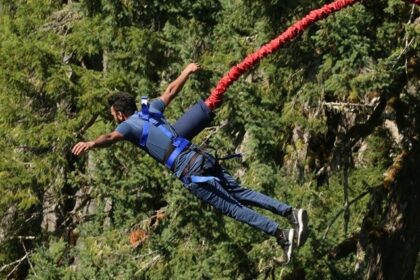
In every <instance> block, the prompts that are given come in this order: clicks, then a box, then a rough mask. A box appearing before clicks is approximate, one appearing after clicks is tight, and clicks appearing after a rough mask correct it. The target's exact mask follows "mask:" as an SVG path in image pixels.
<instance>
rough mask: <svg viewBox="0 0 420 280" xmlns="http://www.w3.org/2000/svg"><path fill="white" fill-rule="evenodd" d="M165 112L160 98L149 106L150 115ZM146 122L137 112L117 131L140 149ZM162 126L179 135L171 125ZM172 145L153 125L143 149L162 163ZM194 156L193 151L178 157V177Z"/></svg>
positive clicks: (176, 165)
mask: <svg viewBox="0 0 420 280" xmlns="http://www.w3.org/2000/svg"><path fill="white" fill-rule="evenodd" d="M164 110H165V103H164V102H163V101H162V100H161V99H160V98H157V99H154V100H152V101H151V102H150V104H149V112H150V113H163V111H164ZM144 122H145V121H144V120H143V119H142V118H141V117H140V116H139V114H138V112H135V113H134V114H133V115H131V116H130V117H129V118H128V119H127V120H125V121H124V122H122V123H120V124H119V125H118V126H117V128H116V129H115V130H116V131H117V132H119V133H121V134H122V135H123V136H124V139H125V140H128V141H130V142H132V143H133V144H134V145H136V146H137V147H140V145H139V142H140V138H141V135H142V131H143V126H144ZM165 122H166V120H165ZM162 126H163V127H164V128H166V130H168V131H170V132H171V133H172V135H173V136H176V135H177V134H176V132H175V130H174V129H173V127H172V126H171V125H170V124H169V123H166V124H163V125H162ZM170 145H172V141H171V139H170V138H169V137H168V136H166V135H165V133H164V132H163V131H162V130H161V129H159V128H157V127H155V126H154V125H153V124H150V125H149V134H148V137H147V142H146V147H145V148H142V149H144V150H145V151H146V152H147V153H148V154H150V155H151V156H152V157H154V158H155V159H156V160H158V161H160V162H161V161H162V159H164V158H165V152H166V151H167V150H168V147H169V146H170ZM140 148H141V147H140ZM193 154H194V152H192V151H191V152H189V151H185V152H183V153H181V154H180V155H179V156H178V158H177V160H176V161H175V164H174V168H173V169H174V170H173V171H174V172H175V175H177V177H179V176H180V173H181V172H182V170H183V169H184V167H185V166H186V164H187V163H188V162H189V160H190V159H191V157H192V156H193Z"/></svg>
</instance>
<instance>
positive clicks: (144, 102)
mask: <svg viewBox="0 0 420 280" xmlns="http://www.w3.org/2000/svg"><path fill="white" fill-rule="evenodd" d="M138 114H139V117H140V118H141V119H143V121H144V125H143V130H142V135H141V136H140V141H139V146H140V147H142V148H143V149H145V150H146V151H147V150H148V148H147V138H148V136H149V131H150V124H152V125H154V126H155V127H157V128H158V129H160V131H161V132H163V133H164V134H165V135H166V136H167V137H168V138H169V139H170V140H171V144H172V145H170V146H169V147H167V150H166V152H165V157H164V158H157V160H158V161H160V162H161V163H164V164H165V166H166V167H167V168H169V169H172V167H173V165H174V163H175V159H176V158H177V157H178V156H179V154H180V153H181V152H183V151H184V150H185V149H186V148H187V147H189V146H190V145H191V143H190V141H188V140H187V139H185V138H182V137H179V136H177V134H176V133H175V131H172V132H171V131H170V130H168V129H167V128H166V127H164V125H165V124H166V125H167V122H166V120H165V118H164V116H163V114H162V113H160V112H159V113H158V112H155V113H152V112H149V100H148V98H147V96H142V98H141V111H140V112H138ZM155 157H156V156H155Z"/></svg>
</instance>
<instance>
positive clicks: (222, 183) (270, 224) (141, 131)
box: [72, 63, 308, 263]
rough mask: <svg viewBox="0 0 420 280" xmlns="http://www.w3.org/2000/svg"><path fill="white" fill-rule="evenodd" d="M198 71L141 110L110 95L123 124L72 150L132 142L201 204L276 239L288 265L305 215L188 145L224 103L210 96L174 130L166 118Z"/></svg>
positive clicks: (302, 236) (302, 237) (193, 67)
mask: <svg viewBox="0 0 420 280" xmlns="http://www.w3.org/2000/svg"><path fill="white" fill-rule="evenodd" d="M199 69H200V67H199V65H198V64H196V63H191V64H189V65H188V66H187V67H186V68H185V69H184V70H183V71H182V73H181V74H180V75H179V76H178V78H177V79H176V80H174V81H173V82H171V83H170V84H169V86H168V87H167V88H166V90H165V92H164V93H163V94H162V95H161V96H160V98H156V99H154V100H153V101H151V102H150V104H149V103H148V100H147V99H146V98H142V105H141V110H139V111H137V106H136V102H135V98H134V97H132V96H131V95H130V94H128V93H125V92H118V93H116V94H114V95H112V96H110V97H109V99H108V102H109V106H110V110H111V114H112V116H113V117H114V120H115V121H116V122H117V124H118V126H117V127H116V129H115V131H113V132H110V133H107V134H103V135H101V136H99V137H98V138H97V139H95V140H93V141H88V142H79V143H77V144H76V145H75V146H74V147H73V149H72V152H73V154H75V155H80V154H82V153H84V152H86V151H88V150H91V149H94V148H102V147H108V146H110V145H112V144H114V143H116V142H118V141H121V140H128V141H130V142H132V143H133V144H134V145H136V146H138V147H139V148H141V149H143V150H145V151H146V152H147V153H148V154H149V155H150V156H152V157H153V158H154V159H156V160H157V161H158V162H160V163H162V164H164V165H165V166H166V167H167V168H168V169H170V170H171V171H172V172H173V174H174V175H175V176H176V177H177V178H178V179H180V180H181V181H182V182H183V184H184V186H185V187H186V188H187V189H188V190H189V191H191V192H192V193H193V194H194V195H195V196H197V197H198V198H200V199H201V200H203V201H205V202H207V203H209V204H211V205H213V206H214V207H215V208H217V209H218V210H220V211H221V212H222V213H223V214H225V215H227V216H229V217H232V218H234V219H235V220H238V221H240V222H243V223H246V224H248V225H250V226H252V227H254V228H256V229H259V230H261V231H263V232H265V233H267V234H269V235H272V236H274V237H276V239H277V242H278V244H279V245H281V247H282V249H283V251H284V263H288V262H289V261H290V259H291V255H292V250H293V246H294V242H295V243H296V245H297V246H298V247H299V246H302V245H303V244H304V243H305V241H306V238H307V233H308V231H307V222H308V217H307V213H306V211H305V210H304V209H294V208H292V207H291V206H289V205H286V204H284V203H281V202H279V201H277V200H275V199H273V198H271V197H269V196H266V195H264V194H261V193H259V192H256V191H253V190H250V189H246V188H243V187H242V186H240V185H239V184H238V183H237V181H236V180H235V179H234V178H233V177H232V176H231V175H230V174H229V173H228V171H226V170H225V169H224V168H223V167H221V166H220V165H219V163H218V161H217V160H216V159H215V158H214V157H213V156H211V155H210V154H208V153H207V152H205V151H203V150H201V149H200V148H198V147H197V146H196V145H194V144H192V143H191V142H190V141H189V140H191V139H192V138H193V137H194V136H195V135H196V134H198V133H199V132H200V131H201V130H202V129H203V128H204V127H205V126H206V125H208V124H209V122H210V121H211V120H212V118H213V110H214V109H215V108H216V107H217V106H218V105H219V104H220V103H221V99H220V98H218V97H216V98H215V97H214V96H210V97H209V98H207V99H206V100H205V101H204V102H203V101H200V102H198V103H197V104H196V105H195V106H193V107H192V108H191V109H190V110H189V111H187V112H186V113H185V114H184V115H183V116H182V117H181V118H180V119H179V120H178V121H177V122H176V123H175V124H174V125H173V126H172V125H171V124H169V123H168V122H167V121H166V119H165V117H164V116H163V112H164V110H165V108H166V107H168V106H169V104H170V103H171V101H172V100H173V98H174V97H175V96H176V94H177V93H178V92H179V91H180V90H181V89H182V87H183V85H184V84H185V82H186V81H187V80H188V77H189V76H190V75H191V74H192V73H195V72H197V71H198V70H199ZM248 206H256V207H260V208H263V209H267V210H270V211H271V212H273V213H275V214H278V215H280V216H282V217H285V218H287V220H288V221H289V222H290V224H291V225H292V228H291V229H281V228H279V226H278V224H277V223H276V222H275V221H273V220H271V219H269V218H267V217H265V216H263V215H261V214H259V213H257V212H255V211H253V210H252V209H250V208H248Z"/></svg>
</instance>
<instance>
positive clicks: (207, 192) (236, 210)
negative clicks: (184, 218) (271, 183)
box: [187, 180, 278, 236]
mask: <svg viewBox="0 0 420 280" xmlns="http://www.w3.org/2000/svg"><path fill="white" fill-rule="evenodd" d="M187 188H188V189H189V190H190V191H191V192H192V193H193V194H194V195H195V196H197V197H198V198H200V199H201V200H203V201H204V202H207V203H208V204H210V205H212V206H214V207H215V208H216V209H218V210H220V211H221V212H222V213H223V214H225V215H227V216H229V217H232V218H234V219H235V220H238V221H241V222H243V223H246V224H248V225H250V226H252V227H254V228H257V229H259V230H261V231H264V232H265V233H267V234H269V235H273V236H274V235H275V233H276V230H277V228H278V224H277V223H276V222H274V221H272V220H271V219H269V218H267V217H265V216H263V215H261V214H259V213H257V212H255V211H253V210H252V209H250V208H248V207H246V206H245V205H243V204H241V203H240V202H239V201H237V200H236V199H235V198H234V197H232V196H231V195H230V194H229V193H228V192H227V191H226V190H225V189H224V188H223V187H222V186H221V185H220V183H219V182H218V181H216V180H212V181H209V182H206V183H199V184H190V185H188V186H187Z"/></svg>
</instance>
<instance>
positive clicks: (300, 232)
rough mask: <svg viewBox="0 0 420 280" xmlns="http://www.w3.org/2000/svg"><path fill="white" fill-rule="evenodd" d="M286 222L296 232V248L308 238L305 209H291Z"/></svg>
mask: <svg viewBox="0 0 420 280" xmlns="http://www.w3.org/2000/svg"><path fill="white" fill-rule="evenodd" d="M286 218H287V220H288V221H289V223H290V224H291V225H292V226H293V228H294V230H295V231H296V245H297V246H298V247H300V246H303V244H305V242H306V239H307V238H308V214H307V213H306V210H305V209H292V212H290V214H289V215H287V217H286Z"/></svg>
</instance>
